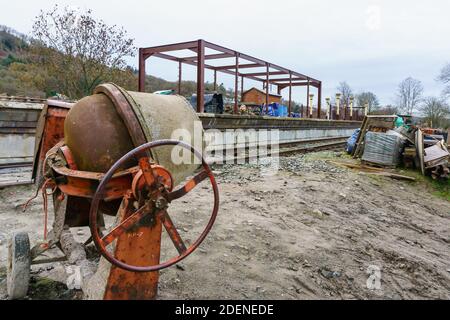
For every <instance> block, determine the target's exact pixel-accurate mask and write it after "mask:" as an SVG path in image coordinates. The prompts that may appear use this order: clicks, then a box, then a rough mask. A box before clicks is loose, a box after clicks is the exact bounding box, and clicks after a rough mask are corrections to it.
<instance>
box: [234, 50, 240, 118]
mask: <svg viewBox="0 0 450 320" xmlns="http://www.w3.org/2000/svg"><path fill="white" fill-rule="evenodd" d="M235 65H236V67H235V74H234V111H233V113H234V114H238V80H239V78H238V77H239V54H238V53H237V52H236V64H235Z"/></svg>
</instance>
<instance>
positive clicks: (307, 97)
mask: <svg viewBox="0 0 450 320" xmlns="http://www.w3.org/2000/svg"><path fill="white" fill-rule="evenodd" d="M308 110H309V79H308V83H307V85H306V112H308ZM308 116H309V115H308Z"/></svg>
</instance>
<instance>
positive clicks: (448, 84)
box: [438, 63, 450, 98]
mask: <svg viewBox="0 0 450 320" xmlns="http://www.w3.org/2000/svg"><path fill="white" fill-rule="evenodd" d="M438 80H439V81H441V82H442V83H443V84H444V85H445V88H444V91H443V92H442V95H443V96H444V97H445V98H449V97H450V63H449V64H447V65H446V66H445V67H443V68H442V70H441V73H440V74H439V76H438Z"/></svg>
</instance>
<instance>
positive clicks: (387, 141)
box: [347, 115, 450, 179]
mask: <svg viewBox="0 0 450 320" xmlns="http://www.w3.org/2000/svg"><path fill="white" fill-rule="evenodd" d="M398 118H402V116H395V115H394V116H367V117H366V118H365V119H364V121H363V123H362V126H361V129H360V131H359V133H358V137H357V139H356V142H355V144H354V146H352V147H351V148H347V149H348V150H349V149H350V150H352V155H353V157H354V158H361V159H362V161H363V163H365V164H367V165H370V166H381V167H389V168H395V167H397V166H399V165H403V166H404V167H406V168H418V169H420V170H421V172H422V174H423V175H431V177H432V178H433V179H448V176H449V172H450V169H449V162H450V153H449V151H448V149H447V148H448V146H447V144H446V143H445V139H448V132H447V133H445V132H444V131H443V130H436V129H428V128H419V127H416V126H414V125H412V124H410V123H409V120H410V119H409V118H406V121H403V120H402V121H398ZM349 143H350V141H349ZM378 174H381V173H378ZM383 175H385V174H383Z"/></svg>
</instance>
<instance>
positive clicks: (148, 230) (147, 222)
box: [104, 194, 162, 300]
mask: <svg viewBox="0 0 450 320" xmlns="http://www.w3.org/2000/svg"><path fill="white" fill-rule="evenodd" d="M131 197H132V196H131V194H128V195H127V196H125V198H124V200H123V201H122V204H121V207H120V209H119V212H118V215H119V224H120V223H121V222H123V220H125V219H126V218H127V217H128V216H129V215H131V214H132V210H131V208H132V203H131V202H130V201H129V200H130V198H131ZM161 233H162V224H161V221H160V219H156V217H155V216H154V215H149V216H147V217H146V218H144V219H142V220H141V221H140V223H139V225H137V226H135V227H133V228H132V229H130V230H127V231H125V232H124V233H123V234H122V235H120V236H119V237H118V238H117V240H116V243H115V247H114V252H115V257H116V258H117V259H120V260H123V261H127V262H128V263H132V264H135V265H149V264H158V263H159V261H160V252H161ZM158 280H159V272H158V271H153V272H131V271H127V270H124V269H122V268H119V267H117V266H114V265H112V266H111V269H110V273H109V277H108V282H107V284H106V290H105V295H104V299H105V300H150V299H155V298H156V295H157V293H158Z"/></svg>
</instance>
